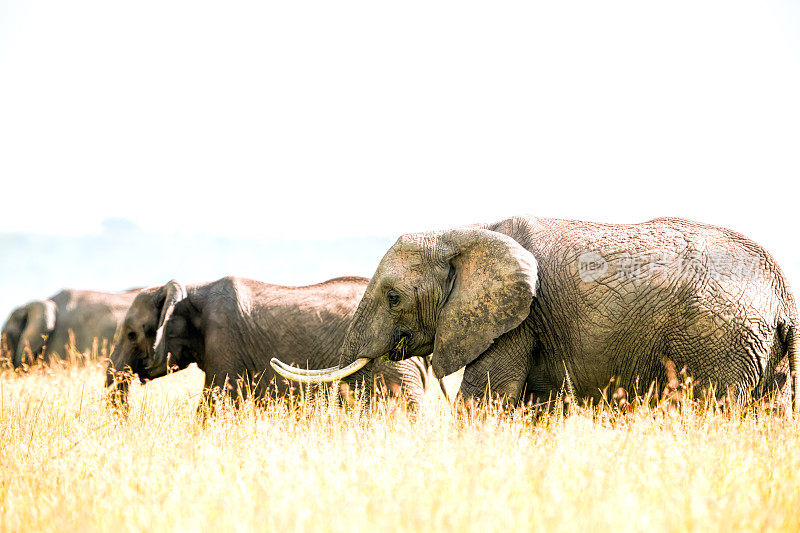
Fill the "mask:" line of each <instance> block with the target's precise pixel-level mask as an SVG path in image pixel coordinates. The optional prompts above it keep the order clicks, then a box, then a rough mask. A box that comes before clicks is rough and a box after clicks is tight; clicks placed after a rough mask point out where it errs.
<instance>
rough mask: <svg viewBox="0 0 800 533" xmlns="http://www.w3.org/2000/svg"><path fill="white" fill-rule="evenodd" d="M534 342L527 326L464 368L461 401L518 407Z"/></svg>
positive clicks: (505, 338) (507, 336)
mask: <svg viewBox="0 0 800 533" xmlns="http://www.w3.org/2000/svg"><path fill="white" fill-rule="evenodd" d="M533 341H534V337H533V333H532V331H531V330H530V326H528V324H527V323H523V324H522V325H520V326H519V327H518V328H516V329H514V330H512V331H509V332H508V333H506V334H505V335H502V336H501V337H500V338H498V339H497V340H496V341H495V342H494V344H492V345H491V346H490V347H489V349H488V350H486V351H485V352H484V353H483V354H481V356H480V357H478V358H477V359H475V360H474V361H472V362H471V363H470V364H468V365H467V366H466V367H465V369H464V377H463V379H462V380H461V390H460V391H459V397H460V398H461V399H462V400H463V401H464V402H472V403H474V402H475V401H480V400H483V399H494V398H496V397H497V398H499V399H501V400H502V401H503V402H504V403H505V404H509V405H516V404H517V403H518V402H519V400H520V398H521V397H522V394H523V392H524V390H525V384H526V381H527V378H528V370H529V369H530V365H531V358H532V355H533V346H534V342H533ZM487 397H488V398H487Z"/></svg>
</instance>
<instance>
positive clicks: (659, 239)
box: [273, 217, 800, 410]
mask: <svg viewBox="0 0 800 533" xmlns="http://www.w3.org/2000/svg"><path fill="white" fill-rule="evenodd" d="M798 334H799V333H798V324H797V311H796V307H795V302H794V299H793V296H792V294H791V292H790V290H789V287H788V284H787V282H786V279H785V278H784V276H783V274H782V273H781V270H780V269H779V268H778V266H777V264H776V263H775V261H774V260H773V259H772V257H771V256H770V255H769V254H768V253H767V252H766V251H765V250H764V249H763V248H762V247H761V246H759V245H758V244H756V243H755V242H753V241H752V240H750V239H748V238H747V237H744V236H743V235H741V234H739V233H736V232H734V231H731V230H728V229H725V228H720V227H715V226H710V225H707V224H701V223H697V222H692V221H688V220H682V219H676V218H659V219H655V220H651V221H649V222H645V223H641V224H600V223H591V222H580V221H571V220H557V219H547V218H535V217H514V218H509V219H506V220H502V221H500V222H497V223H493V224H485V225H474V226H466V227H460V228H456V229H453V230H450V231H442V232H431V233H418V234H409V235H404V236H402V237H400V239H398V241H397V242H396V243H395V244H394V245H393V246H392V247H391V248H390V249H389V251H388V252H387V253H386V255H385V256H384V257H383V259H382V260H381V262H380V265H379V266H378V269H377V271H376V272H375V275H374V277H373V278H372V280H371V281H370V284H369V286H368V287H367V290H366V292H365V294H364V298H363V299H362V300H361V303H360V304H359V306H358V310H357V311H356V315H355V318H354V319H353V324H352V326H351V327H350V330H349V331H348V333H347V336H346V338H345V339H344V342H343V343H342V350H341V355H340V358H339V367H340V368H339V369H338V370H336V372H335V373H336V375H335V377H336V378H339V379H341V378H342V376H343V375H345V374H349V373H352V372H354V371H356V370H357V369H359V368H362V367H364V366H365V365H367V364H369V363H370V362H372V361H373V360H374V358H375V357H378V356H381V355H383V354H386V353H387V352H390V353H392V354H393V356H394V357H402V356H403V354H404V355H405V356H413V355H423V354H426V353H429V352H432V364H433V368H434V371H435V373H436V375H437V376H438V377H442V376H445V375H448V374H451V373H452V372H455V371H456V370H458V369H460V368H461V367H465V368H464V375H463V380H462V384H461V389H460V394H461V395H462V396H463V397H465V398H470V397H471V398H475V397H481V396H482V395H484V393H485V392H486V391H490V392H492V393H494V394H498V395H502V396H503V397H505V398H507V399H509V400H511V401H517V400H519V399H520V398H522V397H523V395H525V396H524V397H526V398H527V397H528V395H530V396H534V397H541V398H547V397H548V396H553V395H554V394H555V393H556V392H557V391H559V390H560V389H561V387H562V386H563V384H564V383H565V380H566V378H567V377H568V378H569V381H570V382H571V384H572V387H573V388H574V390H575V392H576V393H577V395H579V396H580V397H589V398H599V397H600V396H601V392H600V391H602V390H603V389H604V388H606V387H607V386H608V385H609V383H610V380H611V379H612V378H614V379H616V380H617V381H616V383H617V384H618V385H617V386H622V387H624V388H626V389H628V390H638V391H639V392H643V391H646V390H647V388H648V387H649V386H650V385H651V384H653V383H657V384H659V385H664V384H667V383H669V382H670V380H674V379H676V378H679V377H680V376H679V375H678V373H679V372H680V371H681V369H682V368H686V370H687V372H688V373H689V374H690V375H691V376H692V377H693V379H694V382H695V384H696V385H697V386H699V387H700V388H702V389H704V390H706V391H712V390H713V391H715V392H716V394H717V395H720V396H721V395H723V394H728V393H732V396H733V397H734V398H735V399H736V400H737V401H740V402H744V401H746V400H747V398H748V397H749V395H750V394H751V392H752V393H754V394H763V393H764V392H766V391H767V390H768V389H769V388H770V387H771V386H772V385H773V384H774V383H776V382H778V378H777V376H776V367H777V365H778V363H779V361H781V360H782V359H783V358H784V357H787V356H788V366H789V368H790V372H791V375H792V376H795V379H794V380H792V383H791V389H792V397H793V401H794V410H797V409H798V400H799V399H800V394H798V384H797V383H798V380H797V379H796V372H797V370H798V340H799V339H798ZM398 345H402V346H403V350H402V351H401V350H398V349H397V346H398ZM273 364H274V366H275V367H276V368H277V369H280V371H281V373H282V374H283V375H285V376H287V377H289V378H291V379H296V380H300V381H306V382H309V381H312V382H313V381H324V380H325V379H330V375H329V374H330V372H329V373H322V374H313V375H310V374H309V372H305V371H297V370H292V369H286V368H282V367H281V365H280V363H279V362H277V361H276V362H274V363H273Z"/></svg>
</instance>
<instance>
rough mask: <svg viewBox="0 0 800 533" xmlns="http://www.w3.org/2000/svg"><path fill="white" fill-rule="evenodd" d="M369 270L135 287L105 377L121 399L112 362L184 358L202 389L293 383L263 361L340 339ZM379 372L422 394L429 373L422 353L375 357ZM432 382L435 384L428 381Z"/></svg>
mask: <svg viewBox="0 0 800 533" xmlns="http://www.w3.org/2000/svg"><path fill="white" fill-rule="evenodd" d="M368 282H369V280H368V279H366V278H359V277H341V278H335V279H331V280H329V281H326V282H324V283H319V284H316V285H309V286H306V287H285V286H280V285H271V284H268V283H262V282H260V281H255V280H250V279H244V278H236V277H225V278H222V279H220V280H217V281H214V282H210V283H202V284H196V285H188V286H184V285H183V284H181V283H179V282H177V281H175V280H173V281H170V282H169V283H167V284H166V285H164V286H161V287H154V288H151V289H147V290H144V291H142V292H141V293H140V294H139V295H138V296H137V297H136V299H135V301H134V302H133V304H132V305H131V306H130V309H129V310H128V313H127V315H126V316H125V319H124V320H123V322H122V324H121V326H120V330H119V336H118V341H117V343H116V345H115V346H114V350H113V352H112V354H111V357H110V361H109V367H108V372H107V378H106V386H107V387H110V388H111V390H112V391H114V390H115V389H118V390H119V392H120V393H121V396H122V398H120V400H121V401H122V402H123V403H124V402H125V398H124V397H125V395H126V394H127V381H126V380H125V379H120V376H119V372H120V371H125V370H127V371H129V372H131V373H134V374H136V375H138V377H139V379H140V380H142V381H148V380H151V379H155V378H158V377H161V376H164V375H165V374H167V373H168V371H169V370H170V369H172V370H180V369H183V368H186V367H187V366H188V365H190V364H191V363H196V364H197V366H198V367H199V368H200V369H201V370H202V371H203V372H204V373H205V383H204V390H205V391H206V393H208V391H210V390H211V389H212V388H214V387H220V388H221V389H222V390H224V391H225V392H226V393H227V394H229V395H231V396H232V397H234V398H236V397H238V393H239V391H241V392H242V393H243V394H245V395H249V394H253V395H255V396H257V397H263V396H267V395H270V394H278V395H284V394H286V393H287V392H289V391H290V390H291V389H292V388H293V387H292V384H291V382H290V381H288V380H286V379H283V378H281V377H280V376H278V375H277V374H275V372H274V371H273V370H272V368H271V367H270V365H269V361H270V359H271V358H273V357H281V358H283V359H284V360H285V361H287V362H289V363H290V364H291V365H295V366H296V367H302V368H309V367H319V366H322V367H327V366H333V365H335V364H336V363H337V362H338V357H339V349H340V346H341V343H342V340H343V339H344V337H345V334H346V332H347V328H348V327H349V325H350V322H351V320H352V317H353V313H354V312H355V310H356V307H357V306H358V302H359V301H360V300H361V297H362V296H363V294H364V289H366V287H367V284H368ZM376 374H377V376H376V377H378V379H379V381H382V382H384V383H385V386H386V390H387V392H388V393H390V394H396V395H399V394H401V391H402V393H403V394H407V395H408V398H409V402H410V403H411V404H412V405H418V404H420V403H421V402H422V401H423V397H424V395H425V391H426V389H428V388H430V387H431V386H432V385H434V384H435V383H436V380H435V378H433V374H432V372H431V371H430V364H429V362H428V360H426V359H425V358H414V359H411V360H407V361H403V362H402V363H400V364H399V365H394V364H383V363H379V365H378V366H377V367H376ZM436 386H438V384H437V385H436Z"/></svg>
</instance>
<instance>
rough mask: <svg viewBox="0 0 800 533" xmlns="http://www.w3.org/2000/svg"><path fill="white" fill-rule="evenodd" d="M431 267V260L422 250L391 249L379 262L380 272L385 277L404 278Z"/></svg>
mask: <svg viewBox="0 0 800 533" xmlns="http://www.w3.org/2000/svg"><path fill="white" fill-rule="evenodd" d="M430 268H431V261H430V260H429V259H428V258H427V257H426V254H425V253H423V251H422V250H408V249H402V248H401V249H392V250H390V251H389V253H388V254H386V257H384V260H383V262H382V264H381V274H383V276H385V277H390V276H397V277H400V278H404V277H407V276H411V275H423V274H425V273H426V272H428V271H429V270H430Z"/></svg>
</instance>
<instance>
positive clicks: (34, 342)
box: [14, 300, 56, 367]
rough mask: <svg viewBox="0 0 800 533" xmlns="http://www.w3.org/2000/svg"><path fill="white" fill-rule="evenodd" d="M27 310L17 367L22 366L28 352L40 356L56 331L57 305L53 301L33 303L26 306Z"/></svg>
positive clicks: (15, 364) (15, 363)
mask: <svg viewBox="0 0 800 533" xmlns="http://www.w3.org/2000/svg"><path fill="white" fill-rule="evenodd" d="M25 310H26V322H25V329H23V330H22V333H21V334H20V337H19V343H18V344H17V349H16V353H15V354H14V366H15V367H18V366H20V365H21V364H22V361H23V359H24V358H25V354H26V353H27V352H28V351H30V353H31V355H33V356H36V355H39V354H40V353H41V352H42V350H43V349H44V346H45V344H46V343H47V339H48V338H49V337H50V335H51V334H52V333H53V330H55V329H56V303H55V302H54V301H53V300H43V301H39V302H31V303H29V304H28V305H27V306H25Z"/></svg>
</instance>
